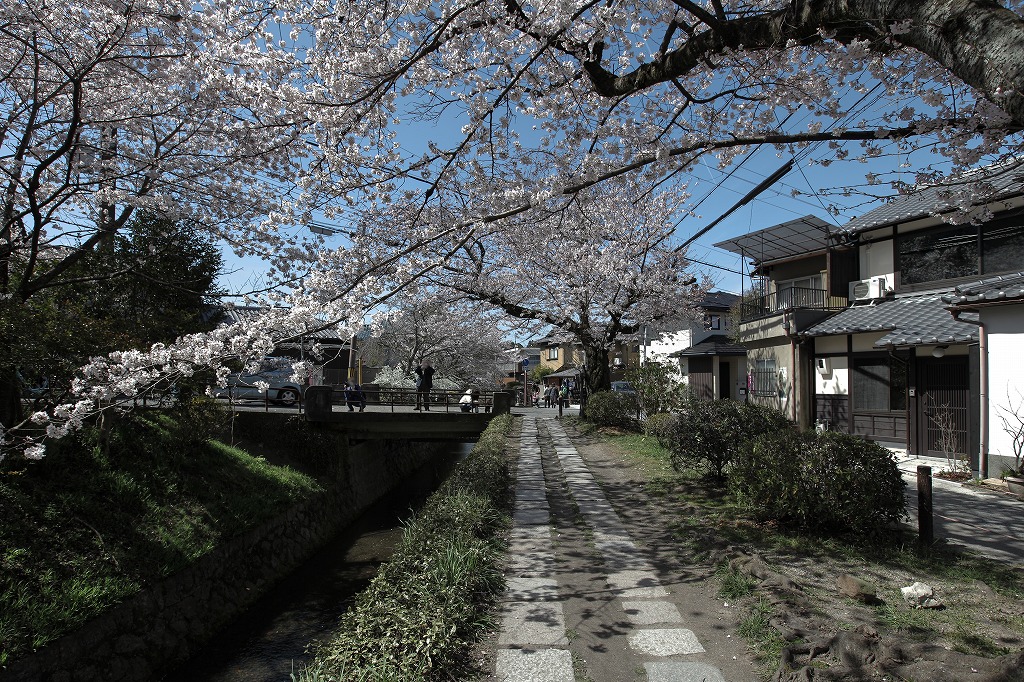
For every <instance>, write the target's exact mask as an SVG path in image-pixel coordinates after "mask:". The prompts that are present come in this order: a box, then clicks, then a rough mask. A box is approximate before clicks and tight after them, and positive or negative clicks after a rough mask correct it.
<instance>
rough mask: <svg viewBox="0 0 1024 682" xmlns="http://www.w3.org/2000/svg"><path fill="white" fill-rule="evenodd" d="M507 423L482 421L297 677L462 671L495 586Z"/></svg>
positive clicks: (506, 482) (406, 677)
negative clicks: (473, 441)
mask: <svg viewBox="0 0 1024 682" xmlns="http://www.w3.org/2000/svg"><path fill="white" fill-rule="evenodd" d="M511 424H512V417H511V416H510V415H503V416H500V417H496V418H495V419H494V420H493V421H492V422H491V425H490V426H489V427H488V428H487V430H486V431H484V433H483V434H482V436H481V438H480V441H479V442H478V443H477V445H476V447H474V448H473V451H472V452H471V453H470V455H469V456H468V457H467V458H466V459H465V460H463V461H462V462H460V463H459V464H458V465H456V467H455V469H454V470H453V472H452V474H451V476H449V478H448V479H447V480H446V481H445V483H444V484H443V485H442V486H441V487H440V488H439V489H438V490H437V492H435V493H434V494H433V495H432V496H431V497H430V499H429V500H427V503H426V505H425V506H424V508H423V509H422V510H421V511H420V513H419V515H418V516H417V517H416V518H415V519H413V520H412V521H411V522H410V523H409V524H408V525H407V526H406V527H405V531H404V533H403V536H402V541H401V543H400V544H399V546H398V548H397V549H396V551H395V553H394V555H393V556H392V558H391V560H390V561H389V562H388V563H387V564H385V565H384V566H383V567H382V568H381V570H380V572H379V573H378V574H377V576H376V577H374V579H373V580H372V581H371V583H370V585H369V587H368V588H367V589H366V590H364V591H363V592H362V593H360V595H359V596H358V597H357V599H356V603H355V605H354V606H353V607H352V608H351V609H350V610H349V611H348V612H347V613H346V614H345V615H344V616H343V617H342V619H341V621H340V623H339V625H338V631H337V633H336V634H335V635H334V637H333V639H331V640H330V641H328V642H325V643H322V644H319V645H317V646H316V648H315V658H314V660H313V661H312V662H311V663H310V664H309V665H307V667H306V668H305V669H304V670H303V671H302V673H301V674H300V675H299V676H298V678H297V679H299V680H303V681H309V682H320V681H324V682H326V681H334V680H337V681H339V682H340V681H341V680H345V681H348V680H394V681H396V682H398V681H412V680H426V679H433V678H438V677H445V678H447V677H451V676H452V675H453V673H454V672H455V671H460V670H468V669H469V668H470V667H471V663H470V662H469V661H468V660H466V654H467V652H468V651H469V647H470V644H471V643H472V642H473V641H475V640H476V639H477V638H478V637H479V635H480V633H481V632H482V631H483V630H484V629H486V628H487V627H490V626H491V625H492V623H491V617H490V616H489V615H488V612H489V608H490V606H491V604H493V603H494V601H495V599H496V598H497V597H498V596H499V595H500V593H501V591H502V590H503V589H504V578H503V576H502V572H501V568H500V562H501V560H502V558H503V556H504V552H505V544H504V540H503V534H504V531H505V529H507V528H508V526H509V523H510V519H509V512H510V509H511V505H512V498H511V482H512V480H511V473H510V471H509V467H508V458H507V456H506V454H505V436H506V435H507V433H508V431H509V429H510V428H511ZM293 677H294V676H293Z"/></svg>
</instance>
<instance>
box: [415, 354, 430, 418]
mask: <svg viewBox="0 0 1024 682" xmlns="http://www.w3.org/2000/svg"><path fill="white" fill-rule="evenodd" d="M415 372H416V408H415V409H417V410H418V409H420V405H421V404H422V405H423V409H424V410H429V409H430V389H432V388H433V387H434V368H433V367H431V366H430V360H426V359H424V360H423V362H421V363H420V365H419V367H417V368H416V370H415Z"/></svg>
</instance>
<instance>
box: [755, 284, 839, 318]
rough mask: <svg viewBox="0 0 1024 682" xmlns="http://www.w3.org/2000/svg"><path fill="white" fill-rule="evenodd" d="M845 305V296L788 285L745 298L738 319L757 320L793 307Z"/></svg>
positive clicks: (835, 306) (822, 307)
mask: <svg viewBox="0 0 1024 682" xmlns="http://www.w3.org/2000/svg"><path fill="white" fill-rule="evenodd" d="M847 305H849V301H848V300H847V299H846V297H844V296H830V295H829V293H828V292H827V291H825V290H824V289H805V288H803V287H790V288H788V289H782V290H781V291H776V292H775V293H771V294H766V295H764V296H753V297H749V298H745V299H744V300H743V302H742V303H741V304H740V321H741V322H749V321H751V320H759V319H761V318H763V317H771V316H772V315H778V314H780V313H783V312H785V311H787V310H794V309H801V310H842V309H843V308H846V307H847Z"/></svg>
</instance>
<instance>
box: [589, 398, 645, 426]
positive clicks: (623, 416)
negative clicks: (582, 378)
mask: <svg viewBox="0 0 1024 682" xmlns="http://www.w3.org/2000/svg"><path fill="white" fill-rule="evenodd" d="M639 411H640V407H639V404H638V403H637V400H636V396H635V395H633V394H631V393H613V392H611V391H598V392H597V393H594V394H593V395H591V396H590V398H589V399H588V400H587V407H586V410H584V416H583V418H584V419H585V420H586V421H588V422H590V423H591V424H594V425H595V426H614V427H618V428H620V429H629V430H631V431H637V430H639V421H638V419H637V414H638V413H639Z"/></svg>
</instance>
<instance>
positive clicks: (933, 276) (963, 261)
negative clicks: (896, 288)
mask: <svg viewBox="0 0 1024 682" xmlns="http://www.w3.org/2000/svg"><path fill="white" fill-rule="evenodd" d="M896 260H897V264H898V267H899V270H900V284H901V285H914V284H925V283H928V282H938V281H941V280H948V279H957V278H960V277H977V276H979V275H992V274H996V273H1000V272H1009V271H1012V270H1016V269H1018V268H1019V267H1020V263H1022V262H1024V215H1012V216H1007V217H1003V218H998V219H996V220H993V221H992V222H989V223H985V224H984V225H982V226H981V228H980V229H979V228H978V226H976V225H951V226H948V227H941V228H936V229H930V230H921V231H919V232H908V233H906V234H901V235H899V237H898V238H897V240H896Z"/></svg>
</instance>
